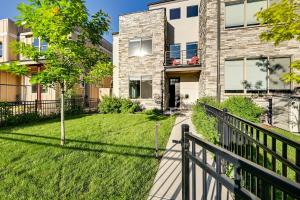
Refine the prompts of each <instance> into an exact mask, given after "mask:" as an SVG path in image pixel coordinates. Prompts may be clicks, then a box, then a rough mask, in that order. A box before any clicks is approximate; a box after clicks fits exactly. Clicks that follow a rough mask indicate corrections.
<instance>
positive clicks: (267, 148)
mask: <svg viewBox="0 0 300 200" xmlns="http://www.w3.org/2000/svg"><path fill="white" fill-rule="evenodd" d="M203 106H204V108H205V111H206V113H207V114H209V115H210V116H212V117H215V118H216V119H217V130H218V134H219V145H220V146H221V147H223V148H224V149H226V150H228V151H230V152H233V153H234V154H235V155H239V156H241V157H243V158H245V159H247V160H249V161H251V162H254V163H256V164H257V165H259V166H262V167H264V168H266V169H268V170H271V171H273V172H274V173H276V174H278V175H281V176H283V177H286V178H288V179H289V180H291V181H293V182H298V183H300V143H298V142H297V141H293V140H290V139H288V138H287V137H284V136H282V135H280V134H277V133H276V132H274V131H272V130H269V129H266V128H263V127H261V126H260V125H257V124H255V123H252V122H249V121H247V120H245V119H242V118H240V117H238V116H235V115H233V114H230V113H228V112H227V111H226V109H224V110H220V109H218V108H215V107H212V106H209V105H203ZM241 173H242V177H243V178H242V181H243V183H244V185H245V186H247V188H248V189H249V191H251V192H254V194H256V195H258V196H260V195H262V194H261V192H262V191H260V189H265V190H267V193H268V194H270V196H269V197H270V199H274V197H275V196H276V195H277V196H278V191H277V189H276V185H274V184H269V181H267V182H266V184H263V188H262V187H261V186H262V184H261V183H260V181H259V180H260V179H257V178H256V179H253V176H254V175H253V174H251V173H249V172H247V170H243V169H242V170H241ZM298 197H300V195H299V196H298ZM286 198H287V197H286V194H285V193H282V199H286Z"/></svg>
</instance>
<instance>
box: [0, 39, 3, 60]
mask: <svg viewBox="0 0 300 200" xmlns="http://www.w3.org/2000/svg"><path fill="white" fill-rule="evenodd" d="M1 57H3V44H2V42H0V58H1Z"/></svg>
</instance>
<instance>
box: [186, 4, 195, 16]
mask: <svg viewBox="0 0 300 200" xmlns="http://www.w3.org/2000/svg"><path fill="white" fill-rule="evenodd" d="M197 16H198V5H195V6H188V7H187V17H197Z"/></svg>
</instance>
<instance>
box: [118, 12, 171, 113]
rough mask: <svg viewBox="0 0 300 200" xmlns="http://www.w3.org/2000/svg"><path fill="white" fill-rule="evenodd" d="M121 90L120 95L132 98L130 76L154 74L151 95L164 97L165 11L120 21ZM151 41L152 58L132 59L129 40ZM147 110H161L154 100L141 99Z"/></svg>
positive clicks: (129, 15)
mask: <svg viewBox="0 0 300 200" xmlns="http://www.w3.org/2000/svg"><path fill="white" fill-rule="evenodd" d="M119 22H120V25H119V26H120V27H119V58H120V60H119V87H120V91H119V93H120V96H121V97H125V98H128V97H129V76H140V75H152V94H153V97H154V96H161V72H162V70H163V69H164V67H163V63H164V47H165V26H166V19H165V10H164V9H157V10H150V11H145V12H139V13H133V14H128V15H123V16H120V18H119ZM149 37H150V38H152V55H148V56H143V57H129V56H128V45H129V40H130V39H134V38H149ZM139 101H140V102H141V103H142V104H143V105H144V106H145V107H147V108H152V107H159V106H160V104H157V103H155V101H154V100H153V98H152V99H147V100H144V99H141V100H139Z"/></svg>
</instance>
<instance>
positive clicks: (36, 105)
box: [34, 99, 38, 113]
mask: <svg viewBox="0 0 300 200" xmlns="http://www.w3.org/2000/svg"><path fill="white" fill-rule="evenodd" d="M34 110H35V113H37V110H38V100H37V99H36V100H35V107H34Z"/></svg>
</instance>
